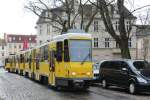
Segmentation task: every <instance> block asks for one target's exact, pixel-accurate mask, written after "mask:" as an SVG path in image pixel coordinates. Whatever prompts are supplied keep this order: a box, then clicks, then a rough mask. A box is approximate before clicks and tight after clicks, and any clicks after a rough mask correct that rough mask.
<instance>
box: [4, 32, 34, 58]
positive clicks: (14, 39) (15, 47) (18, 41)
mask: <svg viewBox="0 0 150 100" xmlns="http://www.w3.org/2000/svg"><path fill="white" fill-rule="evenodd" d="M4 39H5V42H6V44H7V46H6V49H7V56H8V55H9V54H16V53H17V52H19V51H20V50H23V49H27V48H31V47H34V46H36V35H16V34H5V35H4ZM24 44H26V45H27V47H24Z"/></svg>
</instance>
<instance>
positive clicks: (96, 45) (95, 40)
mask: <svg viewBox="0 0 150 100" xmlns="http://www.w3.org/2000/svg"><path fill="white" fill-rule="evenodd" d="M94 48H98V38H94Z"/></svg>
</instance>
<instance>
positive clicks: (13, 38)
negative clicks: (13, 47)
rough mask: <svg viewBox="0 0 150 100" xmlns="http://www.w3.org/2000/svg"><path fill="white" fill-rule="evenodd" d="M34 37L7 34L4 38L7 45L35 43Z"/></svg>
mask: <svg viewBox="0 0 150 100" xmlns="http://www.w3.org/2000/svg"><path fill="white" fill-rule="evenodd" d="M36 37H37V36H36V35H16V34H7V37H6V38H5V39H6V41H7V42H8V43H23V42H24V41H28V42H29V43H36Z"/></svg>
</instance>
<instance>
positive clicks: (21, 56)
mask: <svg viewBox="0 0 150 100" xmlns="http://www.w3.org/2000/svg"><path fill="white" fill-rule="evenodd" d="M23 60H24V57H23V54H21V55H20V63H23Z"/></svg>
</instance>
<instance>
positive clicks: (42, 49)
mask: <svg viewBox="0 0 150 100" xmlns="http://www.w3.org/2000/svg"><path fill="white" fill-rule="evenodd" d="M40 55H41V58H40V61H41V62H43V61H44V47H41V48H40Z"/></svg>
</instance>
